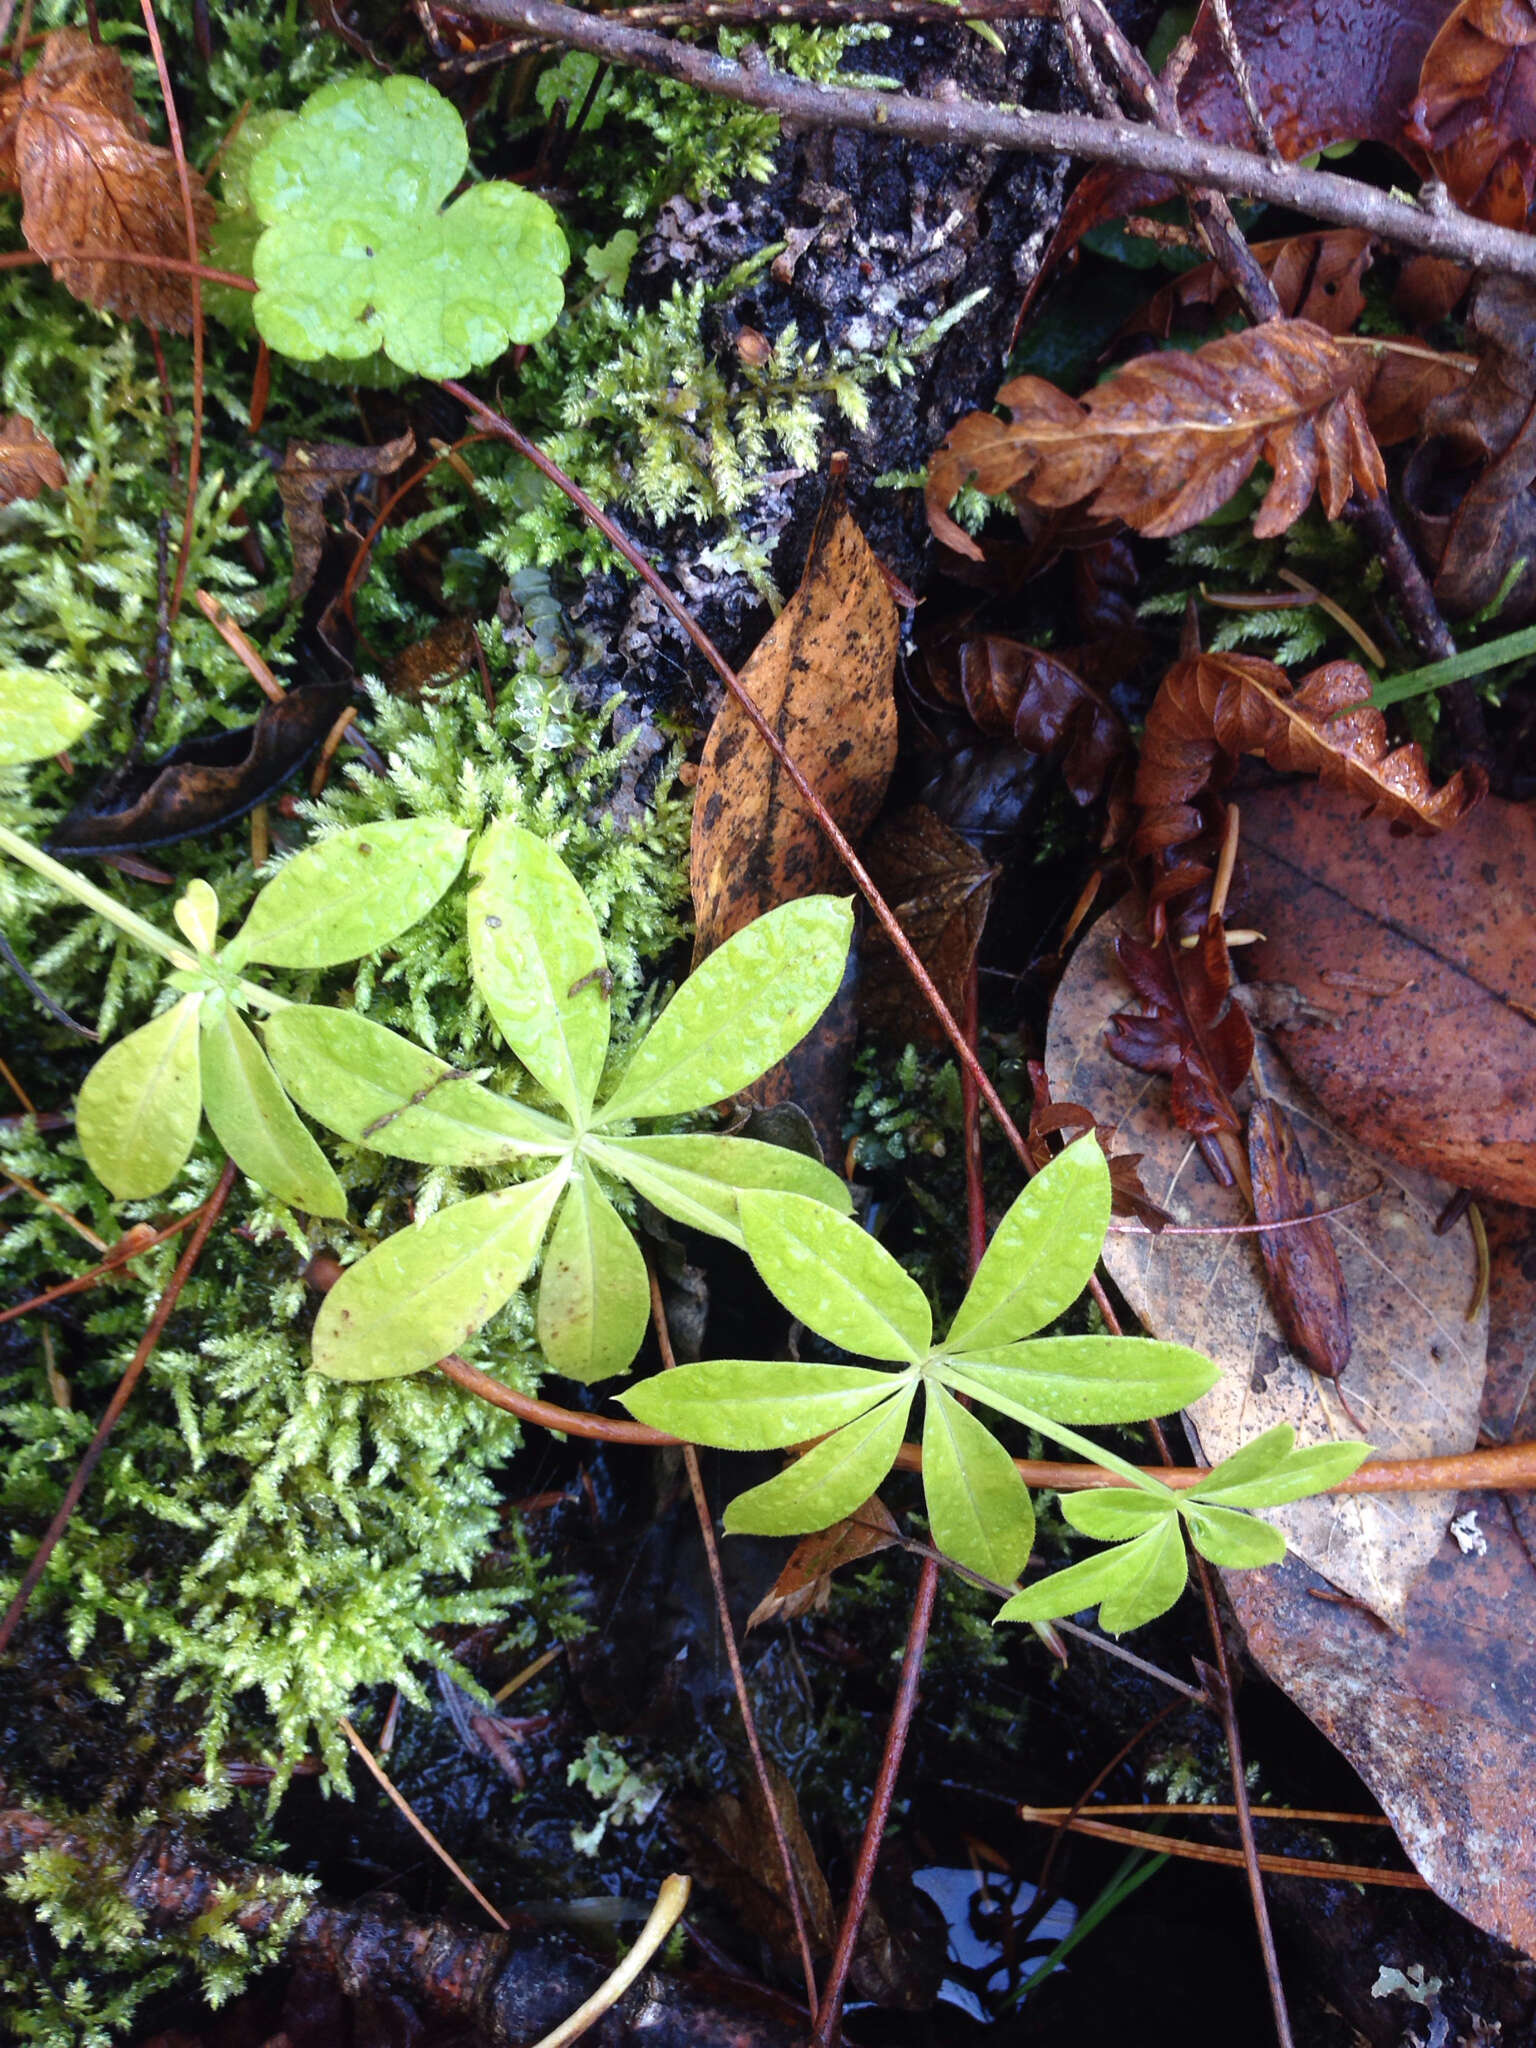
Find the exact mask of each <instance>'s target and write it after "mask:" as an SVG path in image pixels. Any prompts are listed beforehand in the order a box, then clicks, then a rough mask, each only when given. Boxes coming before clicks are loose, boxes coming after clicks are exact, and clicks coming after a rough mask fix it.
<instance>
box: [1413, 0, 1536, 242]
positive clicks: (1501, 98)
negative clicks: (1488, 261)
mask: <svg viewBox="0 0 1536 2048" xmlns="http://www.w3.org/2000/svg"><path fill="white" fill-rule="evenodd" d="M1408 133H1409V137H1410V139H1411V140H1412V141H1414V142H1416V143H1418V145H1419V146H1420V148H1421V149H1424V150H1426V151H1427V152H1428V154H1429V158H1430V161H1431V163H1432V164H1433V165H1434V167H1435V170H1436V171H1437V172H1438V173H1439V175H1440V177H1441V178H1442V179H1443V180H1444V183H1445V186H1446V189H1447V191H1448V192H1449V193H1450V195H1451V197H1452V198H1453V199H1454V200H1455V201H1456V203H1457V205H1458V206H1464V207H1465V208H1466V209H1467V210H1468V212H1470V213H1476V214H1480V215H1481V216H1482V217H1483V219H1485V220H1492V221H1497V222H1498V223H1499V225H1500V226H1501V227H1509V228H1523V227H1524V226H1525V224H1526V218H1527V215H1528V214H1529V212H1530V210H1531V203H1532V199H1533V196H1536V4H1533V0H1461V4H1460V5H1459V6H1458V7H1456V8H1455V9H1454V10H1453V12H1452V13H1451V16H1450V19H1449V20H1448V21H1447V22H1446V24H1445V26H1444V27H1443V28H1442V29H1441V31H1440V33H1439V34H1438V35H1437V36H1436V37H1435V40H1434V41H1433V43H1431V44H1430V46H1429V49H1428V51H1427V52H1426V54H1425V58H1424V68H1423V70H1422V72H1421V73H1420V76H1419V94H1418V98H1417V99H1416V100H1415V101H1414V103H1413V119H1412V126H1411V127H1410V128H1409V131H1408Z"/></svg>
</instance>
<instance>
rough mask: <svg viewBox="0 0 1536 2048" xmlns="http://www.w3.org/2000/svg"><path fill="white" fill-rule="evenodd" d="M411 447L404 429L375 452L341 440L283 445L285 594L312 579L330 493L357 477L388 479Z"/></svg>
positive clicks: (300, 590) (298, 591) (302, 589)
mask: <svg viewBox="0 0 1536 2048" xmlns="http://www.w3.org/2000/svg"><path fill="white" fill-rule="evenodd" d="M415 448H416V436H415V435H414V434H413V433H412V432H411V430H410V428H409V427H407V428H406V430H405V432H404V433H403V434H401V435H399V436H398V437H397V438H396V439H395V440H393V441H385V442H382V443H381V444H380V445H379V446H378V447H377V448H357V447H354V446H353V445H352V444H351V443H350V442H346V441H290V442H289V443H288V446H287V447H286V448H285V449H284V450H283V460H282V463H281V465H280V467H279V469H278V471H277V495H278V496H279V498H281V499H282V501H283V518H284V520H285V521H286V522H287V526H288V538H289V540H290V542H291V543H292V545H293V582H292V584H291V585H290V588H289V595H290V596H292V597H294V598H301V597H304V596H305V595H306V594H307V593H308V591H309V588H310V585H311V584H312V583H313V582H314V580H315V572H316V570H317V569H318V568H319V567H320V556H321V553H322V552H323V550H324V547H325V501H326V499H327V498H329V496H330V495H331V493H332V491H337V490H340V489H341V487H342V485H343V484H352V483H356V482H357V480H358V478H359V477H361V476H393V475H394V473H395V471H396V470H397V469H399V468H400V466H401V464H402V463H404V462H406V461H407V460H408V459H409V458H410V456H411V455H412V454H413V453H414V452H415Z"/></svg>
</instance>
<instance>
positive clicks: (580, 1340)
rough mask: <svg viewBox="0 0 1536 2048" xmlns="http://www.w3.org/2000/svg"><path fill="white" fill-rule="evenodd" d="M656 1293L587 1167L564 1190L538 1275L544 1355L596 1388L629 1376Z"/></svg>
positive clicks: (623, 1227) (625, 1227)
mask: <svg viewBox="0 0 1536 2048" xmlns="http://www.w3.org/2000/svg"><path fill="white" fill-rule="evenodd" d="M650 1307H651V1291H650V1283H649V1281H648V1280H647V1279H646V1273H645V1260H644V1259H643V1258H642V1256H641V1254H640V1247H639V1246H638V1245H637V1244H636V1243H635V1240H634V1239H633V1238H632V1237H631V1236H630V1234H629V1226H628V1225H627V1224H626V1223H625V1221H624V1219H623V1217H622V1216H620V1214H619V1212H618V1210H617V1209H615V1208H614V1206H613V1204H612V1202H610V1201H609V1199H608V1197H607V1196H606V1195H605V1194H604V1193H603V1191H602V1189H601V1188H600V1187H599V1186H598V1184H597V1182H596V1180H595V1179H594V1178H593V1176H592V1174H591V1172H590V1171H589V1169H588V1168H587V1167H586V1166H585V1165H582V1166H580V1167H578V1169H577V1171H576V1173H575V1174H574V1175H573V1176H572V1179H571V1184H570V1186H569V1187H568V1188H567V1189H566V1191H565V1196H564V1199H563V1200H562V1201H561V1204H560V1209H559V1213H558V1214H557V1215H556V1217H555V1227H554V1229H553V1230H552V1231H551V1232H550V1237H549V1244H548V1246H547V1247H546V1249H545V1253H544V1270H543V1272H542V1273H541V1274H540V1275H539V1306H538V1335H539V1348H540V1350H541V1351H542V1352H543V1353H544V1356H545V1358H546V1359H548V1361H549V1363H550V1364H551V1365H552V1366H553V1367H554V1369H555V1371H556V1372H559V1373H564V1375H565V1377H566V1378H567V1379H568V1380H581V1381H582V1382H583V1383H584V1384H586V1385H591V1384H592V1382H593V1381H595V1380H606V1379H611V1378H612V1377H613V1375H614V1374H615V1373H618V1372H627V1371H628V1370H629V1368H630V1365H631V1363H632V1362H633V1360H634V1356H635V1353H636V1352H637V1351H638V1350H639V1349H640V1345H641V1342H642V1340H643V1339H644V1337H645V1328H646V1323H647V1321H648V1320H649V1317H650Z"/></svg>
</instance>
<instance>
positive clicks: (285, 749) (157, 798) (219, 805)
mask: <svg viewBox="0 0 1536 2048" xmlns="http://www.w3.org/2000/svg"><path fill="white" fill-rule="evenodd" d="M351 699H352V686H351V684H350V683H310V684H307V685H305V686H304V687H303V688H302V689H296V690H290V691H289V692H288V694H287V695H286V696H285V697H284V698H283V699H282V700H281V702H280V703H273V704H267V705H264V706H263V708H262V712H261V715H260V717H259V718H258V719H257V720H256V723H255V724H254V725H245V726H237V727H236V728H234V729H233V730H231V731H228V732H212V733H205V734H203V735H202V736H200V737H199V738H197V739H191V740H184V741H183V742H182V744H181V745H180V746H179V747H173V748H172V750H171V751H170V753H168V754H165V755H162V756H161V758H160V759H159V760H157V761H142V762H139V763H137V764H135V765H133V766H131V767H129V768H127V769H125V770H119V771H118V772H117V773H116V774H115V775H113V776H110V777H109V778H108V780H107V781H106V783H104V784H103V785H102V787H101V788H100V789H98V790H97V791H95V793H94V794H93V795H92V796H90V797H88V798H87V799H86V801H85V802H84V803H83V804H82V805H80V806H79V808H78V809H76V810H74V811H71V812H70V814H69V816H68V817H67V818H66V819H65V820H64V822H63V824H62V825H61V826H60V827H59V829H58V831H57V832H56V833H55V834H54V836H53V838H52V839H51V840H50V842H49V844H50V846H51V847H52V848H53V850H54V851H55V852H56V853H64V852H69V853H131V852H133V851H135V850H136V849H138V848H140V847H145V846H168V845H169V844H170V843H171V842H172V841H173V840H177V839H191V838H195V837H197V836H198V835H199V834H201V833H205V832H216V831H218V830H219V828H220V827H221V826H224V825H228V824H231V823H232V822H233V821H234V820H235V819H236V818H239V817H243V816H244V815H245V813H246V812H247V811H249V810H252V809H254V808H255V806H256V805H257V804H259V803H264V802H265V801H266V799H267V798H268V797H269V796H272V795H273V794H274V793H275V792H276V791H277V790H279V789H280V788H281V787H282V785H283V784H284V783H285V782H286V781H287V780H288V778H289V776H290V775H292V774H293V773H294V771H295V770H296V769H298V768H300V767H301V766H302V765H303V763H304V762H305V761H306V760H307V759H308V758H309V756H310V755H311V754H312V753H313V752H314V750H315V748H316V747H318V746H319V744H320V742H321V741H322V740H323V739H324V737H325V735H326V733H327V732H329V731H330V729H331V727H332V726H333V725H334V724H335V722H336V720H337V719H338V718H339V717H340V716H341V714H342V712H343V711H345V710H346V708H347V706H348V704H349V703H350V702H351Z"/></svg>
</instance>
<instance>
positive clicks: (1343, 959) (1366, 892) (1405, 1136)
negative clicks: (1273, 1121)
mask: <svg viewBox="0 0 1536 2048" xmlns="http://www.w3.org/2000/svg"><path fill="white" fill-rule="evenodd" d="M1243 847H1244V853H1245V858H1246V862H1247V869H1248V875H1247V883H1246V888H1245V891H1244V894H1243V897H1242V901H1241V915H1242V917H1243V919H1244V922H1246V923H1253V924H1255V925H1257V926H1258V928H1259V929H1260V930H1261V931H1263V932H1265V933H1266V934H1267V937H1266V939H1265V941H1264V943H1263V944H1262V945H1259V946H1256V947H1255V948H1254V949H1253V952H1252V955H1251V971H1252V973H1253V975H1254V977H1255V978H1256V980H1257V981H1258V982H1259V983H1260V984H1263V983H1266V982H1268V983H1276V984H1279V985H1281V987H1282V988H1284V989H1285V990H1286V991H1294V993H1295V997H1296V998H1299V999H1300V1001H1301V1002H1304V1003H1305V1004H1307V1005H1312V1006H1315V1008H1314V1011H1313V1014H1312V1015H1311V1016H1308V1015H1307V1014H1306V1013H1305V1012H1303V1011H1300V1010H1299V1008H1298V1014H1297V1015H1296V1017H1295V1020H1294V1022H1291V1023H1288V1024H1283V1025H1280V1026H1279V1027H1277V1030H1276V1042H1277V1044H1278V1045H1279V1047H1280V1050H1281V1051H1282V1052H1283V1053H1284V1055H1285V1057H1286V1059H1287V1060H1288V1061H1289V1062H1290V1064H1291V1066H1292V1067H1293V1068H1294V1069H1295V1071H1296V1073H1297V1074H1298V1075H1299V1076H1300V1077H1301V1079H1302V1080H1303V1081H1304V1082H1305V1084H1306V1085H1307V1087H1309V1088H1310V1089H1311V1090H1312V1092H1313V1093H1314V1094H1315V1095H1316V1096H1317V1097H1318V1099H1319V1100H1320V1101H1321V1103H1322V1104H1323V1107H1324V1108H1325V1110H1326V1111H1327V1112H1328V1114H1329V1115H1330V1116H1331V1117H1333V1118H1334V1119H1335V1120H1336V1121H1337V1122H1338V1123H1339V1124H1340V1125H1341V1126H1342V1127H1343V1128H1344V1129H1346V1130H1347V1131H1349V1133H1350V1134H1351V1136H1352V1137H1353V1138H1355V1139H1357V1140H1358V1141H1359V1142H1360V1143H1362V1144H1365V1145H1369V1146H1371V1147H1373V1148H1374V1149H1376V1150H1379V1151H1382V1152H1386V1153H1389V1154H1390V1155H1391V1156H1392V1157H1393V1158H1394V1159H1397V1160H1399V1161H1401V1162H1402V1163H1403V1164H1405V1165H1407V1166H1410V1167H1416V1168H1418V1169H1419V1170H1421V1171H1423V1172H1428V1173H1435V1174H1438V1175H1439V1176H1440V1177H1441V1178H1442V1179H1444V1180H1447V1181H1450V1182H1452V1183H1454V1184H1456V1185H1459V1186H1464V1187H1469V1188H1472V1189H1474V1190H1476V1191H1477V1192H1478V1193H1480V1194H1485V1195H1492V1196H1497V1197H1500V1198H1502V1199H1503V1200H1506V1201H1512V1202H1523V1203H1529V1204H1532V1205H1536V1007H1533V1006H1536V812H1533V811H1532V808H1531V807H1530V806H1529V805H1525V804H1510V803H1504V802H1501V801H1499V800H1498V799H1496V798H1493V797H1489V798H1488V800H1487V801H1486V802H1485V803H1484V804H1483V805H1482V807H1481V808H1480V809H1479V810H1477V811H1475V812H1473V814H1472V816H1471V817H1470V818H1468V819H1467V820H1466V821H1465V823H1463V824H1462V825H1461V827H1460V828H1459V829H1458V830H1457V831H1456V832H1454V833H1450V834H1447V835H1446V836H1445V837H1443V838H1438V839H1426V840H1412V839H1393V838H1392V837H1390V836H1389V833H1388V829H1387V826H1386V825H1385V823H1383V822H1381V821H1379V820H1372V819H1366V820H1363V821H1362V819H1361V817H1360V814H1359V806H1358V805H1357V804H1356V803H1355V802H1353V801H1352V800H1351V799H1350V798H1349V797H1348V796H1345V795H1341V794H1335V793H1332V792H1330V791H1327V790H1323V789H1319V788H1316V787H1306V786H1302V787H1298V788H1290V789H1284V790H1263V791H1259V792H1256V793H1250V794H1249V795H1247V796H1245V797H1244V800H1243ZM1318 1012H1321V1013H1322V1021H1319V1018H1318V1014H1317V1013H1318ZM1089 1099H1090V1100H1092V1098H1091V1097H1090V1098H1089Z"/></svg>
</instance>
